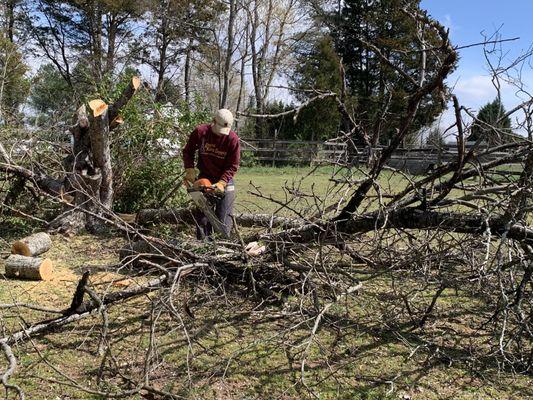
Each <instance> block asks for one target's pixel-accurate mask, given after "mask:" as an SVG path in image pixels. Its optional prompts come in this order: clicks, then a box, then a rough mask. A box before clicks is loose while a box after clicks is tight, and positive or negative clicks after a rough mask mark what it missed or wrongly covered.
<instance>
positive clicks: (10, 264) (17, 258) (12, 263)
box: [6, 254, 53, 281]
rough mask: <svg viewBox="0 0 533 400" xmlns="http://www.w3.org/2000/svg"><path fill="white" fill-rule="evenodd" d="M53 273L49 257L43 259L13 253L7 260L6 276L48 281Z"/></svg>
mask: <svg viewBox="0 0 533 400" xmlns="http://www.w3.org/2000/svg"><path fill="white" fill-rule="evenodd" d="M52 274H53V265H52V261H50V259H48V258H45V259H42V258H36V257H26V256H21V255H18V254H13V255H11V256H9V258H8V259H7V260H6V276H7V277H8V278H22V279H31V280H44V281H47V280H50V279H52Z"/></svg>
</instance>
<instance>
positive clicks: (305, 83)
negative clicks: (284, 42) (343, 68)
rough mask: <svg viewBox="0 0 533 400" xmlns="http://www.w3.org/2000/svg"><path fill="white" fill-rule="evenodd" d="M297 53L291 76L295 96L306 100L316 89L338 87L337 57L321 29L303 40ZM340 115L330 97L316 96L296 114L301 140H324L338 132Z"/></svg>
mask: <svg viewBox="0 0 533 400" xmlns="http://www.w3.org/2000/svg"><path fill="white" fill-rule="evenodd" d="M301 44H302V46H301V47H300V51H299V52H298V53H297V55H296V66H295V69H294V73H293V74H292V76H291V77H290V79H291V81H292V84H293V85H292V86H293V87H294V88H295V89H296V90H294V96H295V97H296V98H297V99H298V100H300V101H302V102H303V101H306V100H309V99H310V98H312V97H314V96H316V94H317V92H319V91H334V92H337V93H339V92H340V90H341V85H342V83H341V78H340V58H339V56H338V55H337V53H336V52H335V49H334V45H333V40H332V38H331V37H330V36H329V35H323V34H321V33H318V34H315V35H313V36H311V38H310V39H308V40H306V41H302V43H301ZM340 120H341V116H340V113H339V110H338V104H337V102H336V100H335V99H333V98H325V99H321V100H317V101H314V102H312V103H311V104H309V105H308V106H307V107H305V108H304V109H302V110H301V111H300V113H299V115H298V120H297V125H298V126H299V128H300V129H299V132H300V134H299V135H300V139H301V140H312V141H313V140H324V139H329V138H332V137H335V136H337V134H338V131H339V125H340Z"/></svg>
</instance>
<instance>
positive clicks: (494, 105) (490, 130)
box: [468, 98, 515, 146]
mask: <svg viewBox="0 0 533 400" xmlns="http://www.w3.org/2000/svg"><path fill="white" fill-rule="evenodd" d="M505 113H506V111H505V108H504V107H503V104H502V103H501V100H500V99H499V98H496V99H494V101H492V102H490V103H487V104H485V105H484V106H483V107H481V109H480V110H479V112H478V114H477V116H476V120H475V121H474V123H473V124H472V133H471V135H470V136H469V137H468V141H472V142H475V141H477V140H479V139H482V140H483V141H485V142H486V143H487V144H488V145H489V146H497V145H500V144H503V143H509V142H510V141H513V138H514V137H515V136H514V134H513V132H512V130H511V119H510V118H509V117H505Z"/></svg>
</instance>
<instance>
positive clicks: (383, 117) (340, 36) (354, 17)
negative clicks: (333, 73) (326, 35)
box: [327, 0, 444, 143]
mask: <svg viewBox="0 0 533 400" xmlns="http://www.w3.org/2000/svg"><path fill="white" fill-rule="evenodd" d="M419 3H420V1H419V0H346V1H345V2H343V3H339V4H340V8H339V9H338V10H337V12H334V13H329V14H328V16H329V18H328V19H327V21H328V23H329V26H330V30H331V33H332V35H333V38H334V41H335V47H336V50H337V52H338V54H339V55H340V57H342V60H343V63H344V66H345V70H346V80H347V86H348V90H349V94H350V95H351V96H352V98H353V104H354V111H355V112H354V114H355V115H356V116H357V118H358V120H359V121H360V123H361V128H362V129H363V130H364V131H365V132H366V133H367V135H368V136H369V137H371V138H373V141H374V142H375V143H377V142H378V141H380V142H387V141H388V139H389V138H390V137H391V136H392V135H394V134H395V128H396V127H397V126H398V121H399V119H400V118H401V116H402V115H403V114H404V112H405V107H406V104H407V94H408V93H410V92H412V91H413V89H414V88H413V83H412V82H410V81H409V80H407V79H405V78H404V77H403V76H402V75H401V74H399V73H398V72H397V71H396V70H395V69H394V68H392V67H391V66H390V65H389V64H388V63H386V62H383V61H382V59H381V58H380V57H379V56H378V51H379V53H381V54H382V55H383V56H385V57H386V58H387V59H388V60H389V61H390V63H392V64H394V65H396V66H398V67H400V68H401V69H402V70H404V71H405V72H406V73H408V74H409V75H410V76H412V77H414V78H415V80H419V79H420V76H419V69H420V64H421V62H420V61H421V57H422V52H420V51H416V50H417V49H420V47H421V46H420V38H423V42H424V43H425V47H426V48H428V47H432V46H436V45H438V41H437V38H436V37H435V35H433V34H430V33H429V32H421V31H419V29H418V27H417V24H416V23H415V21H413V20H412V19H411V18H408V17H407V16H406V15H405V14H404V13H403V12H402V9H403V8H404V7H407V8H409V9H410V10H415V11H417V12H422V10H421V9H420V7H419ZM369 44H371V45H374V46H375V48H373V47H372V46H369ZM376 49H377V50H376ZM412 50H414V51H412ZM429 59H430V58H429V57H428V60H429ZM435 70H436V69H435V68H434V66H433V65H431V63H430V62H428V65H427V66H426V74H427V77H428V78H430V77H431V74H432V73H434V71H435ZM443 107H444V104H443V103H442V101H441V100H440V99H438V98H437V97H436V94H433V95H428V96H427V97H426V98H425V99H424V100H423V102H422V103H421V105H420V107H419V109H418V113H417V115H416V119H415V121H414V124H413V125H412V135H416V133H417V132H419V131H420V129H421V128H422V127H425V126H429V125H431V124H432V123H433V121H434V120H435V118H436V117H437V116H438V115H439V114H440V113H441V112H442V110H443ZM380 134H381V135H380ZM408 141H410V140H409V139H408Z"/></svg>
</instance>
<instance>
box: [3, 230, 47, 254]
mask: <svg viewBox="0 0 533 400" xmlns="http://www.w3.org/2000/svg"><path fill="white" fill-rule="evenodd" d="M50 247H52V239H51V238H50V235H49V234H48V233H46V232H38V233H34V234H33V235H30V236H28V237H25V238H23V239H21V240H17V241H16V242H14V243H13V244H12V245H11V253H12V254H19V255H22V256H26V257H35V256H38V255H39V254H43V253H45V252H47V251H48V250H50Z"/></svg>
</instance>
